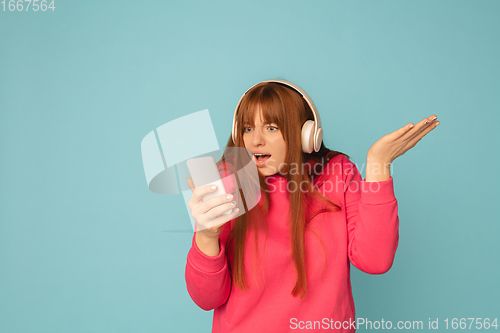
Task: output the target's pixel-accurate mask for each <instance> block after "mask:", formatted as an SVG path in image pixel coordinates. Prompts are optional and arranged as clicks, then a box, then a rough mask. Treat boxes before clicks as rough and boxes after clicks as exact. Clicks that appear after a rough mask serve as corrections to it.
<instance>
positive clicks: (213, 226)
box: [187, 178, 239, 238]
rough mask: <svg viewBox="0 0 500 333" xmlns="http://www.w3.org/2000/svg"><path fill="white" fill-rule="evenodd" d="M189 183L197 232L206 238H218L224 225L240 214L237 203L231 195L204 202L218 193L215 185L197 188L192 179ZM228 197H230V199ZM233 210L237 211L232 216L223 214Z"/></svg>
mask: <svg viewBox="0 0 500 333" xmlns="http://www.w3.org/2000/svg"><path fill="white" fill-rule="evenodd" d="M187 183H188V185H189V187H190V188H191V191H192V192H193V194H192V196H191V199H190V200H189V202H188V207H189V209H190V210H191V216H192V217H193V219H194V220H195V221H196V223H197V230H196V232H197V233H198V234H201V235H203V237H206V238H218V237H219V234H220V233H221V231H222V228H221V227H222V225H224V224H225V223H226V222H228V221H230V220H232V219H234V218H235V217H236V215H237V214H238V211H239V210H238V208H236V205H237V202H236V201H233V196H232V194H230V193H228V194H222V195H219V196H216V197H213V198H210V199H208V200H206V201H202V197H203V196H204V195H206V194H209V193H213V192H215V191H217V188H216V189H212V186H215V185H205V186H200V187H199V188H195V186H194V183H193V180H192V179H191V178H188V179H187ZM228 196H230V197H229V198H228ZM233 208H235V209H234V210H233V211H232V212H231V213H230V214H223V213H224V212H225V211H227V210H231V209H233Z"/></svg>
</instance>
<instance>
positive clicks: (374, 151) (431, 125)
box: [367, 115, 439, 163]
mask: <svg viewBox="0 0 500 333" xmlns="http://www.w3.org/2000/svg"><path fill="white" fill-rule="evenodd" d="M437 125H439V121H437V116H436V115H433V116H430V117H429V118H424V119H423V120H421V121H420V122H419V123H417V125H415V126H413V124H412V123H410V124H408V125H406V126H404V127H401V128H400V129H398V130H396V131H394V132H392V133H390V134H387V135H385V136H383V137H382V138H380V139H379V140H378V141H377V142H375V143H374V144H373V146H372V147H371V148H370V149H369V150H368V154H367V155H368V159H369V160H371V161H377V162H379V163H392V162H393V161H394V160H395V159H396V158H397V157H399V156H401V155H403V154H404V153H406V152H407V151H408V150H410V149H411V148H413V147H415V145H416V144H417V143H418V142H419V141H420V140H421V139H422V138H423V137H424V136H426V135H427V134H428V133H429V132H430V131H432V130H433V129H435V128H436V126H437Z"/></svg>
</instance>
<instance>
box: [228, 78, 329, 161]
mask: <svg viewBox="0 0 500 333" xmlns="http://www.w3.org/2000/svg"><path fill="white" fill-rule="evenodd" d="M262 82H275V83H281V84H284V85H286V86H288V87H290V88H293V89H294V90H295V91H297V92H298V93H299V94H300V95H301V96H302V97H303V98H304V99H305V100H306V102H307V104H308V105H309V107H310V108H311V110H312V113H313V116H314V120H307V121H306V122H305V123H304V124H303V125H302V151H303V152H304V153H308V154H310V153H312V151H313V149H314V151H315V152H317V151H319V148H320V147H321V142H322V140H323V129H322V128H321V119H320V118H319V113H318V110H317V109H316V106H315V105H314V103H313V101H312V99H311V97H309V95H307V94H306V92H305V91H304V90H302V89H301V88H300V87H299V86H297V85H295V84H293V83H292V82H289V81H285V80H266V81H262ZM259 83H261V82H259ZM259 83H257V84H259ZM257 84H254V85H253V86H252V87H250V88H249V89H248V90H250V89H252V88H253V87H255V86H256V85H257ZM248 90H247V91H246V92H245V93H244V94H243V96H241V98H240V100H239V102H238V105H237V106H236V110H234V116H233V129H232V131H231V137H232V139H233V143H235V144H236V128H237V124H238V122H237V121H236V113H237V112H238V108H239V107H240V103H241V100H242V99H243V97H244V96H245V95H246V93H247V92H248Z"/></svg>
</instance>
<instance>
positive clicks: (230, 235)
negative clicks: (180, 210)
mask: <svg viewBox="0 0 500 333" xmlns="http://www.w3.org/2000/svg"><path fill="white" fill-rule="evenodd" d="M270 81H272V80H270ZM276 81H279V80H276ZM283 82H285V83H286V82H287V81H282V83H278V82H268V81H264V82H261V83H259V84H257V85H255V86H253V87H252V88H251V89H250V90H248V91H247V93H246V94H245V95H244V96H243V98H242V99H241V101H240V103H239V105H238V107H237V110H236V115H235V120H236V124H237V125H236V128H235V134H236V135H235V138H234V139H233V136H232V137H231V138H230V139H229V141H228V144H227V146H228V147H245V148H247V149H249V150H250V151H252V152H253V153H254V154H257V155H265V156H263V157H256V158H255V163H256V165H257V168H258V172H259V181H260V186H261V193H262V194H263V195H262V196H261V200H260V202H259V203H258V204H257V206H255V207H254V208H253V209H251V210H250V211H248V212H246V213H245V214H242V215H240V216H237V211H236V209H237V208H238V207H235V205H234V202H233V204H232V203H231V200H232V198H229V199H228V198H226V195H222V196H218V197H214V198H212V199H209V200H207V201H205V202H203V201H202V200H201V198H202V196H203V195H205V194H207V193H210V192H212V191H214V190H213V189H211V188H210V186H209V185H207V186H202V187H199V188H196V189H195V188H194V186H193V183H192V180H191V179H188V184H189V185H190V187H191V189H192V190H193V193H192V198H191V200H190V201H189V207H190V209H191V213H192V216H193V218H194V219H195V221H196V222H197V224H198V225H200V226H204V225H207V224H208V223H212V224H210V225H215V224H214V222H216V223H217V227H210V228H204V229H203V228H201V229H199V231H197V232H195V235H194V237H193V242H192V247H191V249H190V251H189V253H188V256H187V265H186V275H185V277H186V284H187V289H188V292H189V294H190V296H191V298H192V299H193V301H194V302H195V303H196V304H197V305H198V306H199V307H200V308H202V309H204V310H212V309H215V311H214V318H213V330H212V332H238V333H247V332H248V333H250V332H251V333H254V332H273V333H280V332H290V331H294V330H296V329H299V330H300V329H306V330H307V332H316V331H318V332H323V331H324V330H337V331H342V332H354V331H355V311H354V301H353V297H352V292H351V284H350V273H349V269H350V264H351V263H352V264H353V265H354V266H356V267H357V268H359V269H360V270H362V271H364V272H366V273H369V274H383V273H385V272H387V271H388V270H389V269H390V268H391V266H392V263H393V259H394V255H395V252H396V249H397V245H398V227H399V218H398V214H397V211H398V204H397V200H396V198H395V196H394V188H393V178H392V177H391V176H390V169H389V167H390V164H391V163H392V162H393V161H394V159H395V158H396V157H398V156H401V155H403V154H404V153H405V152H406V151H408V150H409V149H411V148H412V147H414V146H415V144H416V143H417V142H418V141H419V140H420V139H421V138H422V137H423V136H425V135H426V134H427V133H429V132H430V131H432V130H433V129H434V128H435V127H436V126H437V125H438V122H437V121H435V119H436V118H437V117H436V116H431V117H429V118H425V119H423V120H422V121H421V122H419V123H418V124H417V125H416V126H413V124H411V123H410V124H408V125H406V126H404V127H402V128H400V129H398V130H397V131H395V132H393V133H390V134H388V135H386V136H384V137H382V138H381V139H380V140H378V141H377V142H376V143H375V144H374V145H373V146H372V147H371V148H370V150H369V151H368V154H367V166H366V178H365V179H361V175H360V172H359V170H358V168H357V167H356V166H355V165H354V163H352V162H351V161H350V159H349V156H348V155H346V154H344V153H341V152H338V151H335V150H330V149H328V148H326V147H325V146H324V145H323V143H322V140H320V142H321V146H320V148H319V150H317V151H316V150H313V151H312V152H311V153H307V152H304V151H303V150H304V149H303V147H304V143H303V142H302V141H303V139H302V136H301V131H302V125H303V124H304V123H305V122H306V121H308V120H315V117H314V115H313V111H312V110H311V107H310V104H309V103H307V99H306V98H305V97H303V96H302V95H301V94H300V93H299V90H297V89H294V88H292V87H291V86H290V85H287V84H284V83H283ZM290 84H291V83H290ZM292 85H293V84H292ZM299 89H300V88H299ZM307 97H308V96H307ZM233 140H234V142H233ZM297 166H299V167H297ZM304 166H306V167H304ZM228 209H234V211H233V212H232V213H231V214H229V215H221V214H222V212H224V211H227V210H228ZM226 222H230V223H226Z"/></svg>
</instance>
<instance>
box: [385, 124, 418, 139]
mask: <svg viewBox="0 0 500 333" xmlns="http://www.w3.org/2000/svg"><path fill="white" fill-rule="evenodd" d="M412 125H413V123H409V124H408V125H405V126H403V127H401V128H400V129H397V130H395V131H394V132H392V133H391V134H389V135H388V137H390V138H391V139H393V140H397V139H399V138H400V137H402V136H403V135H405V134H406V133H408V131H409V130H411V129H412Z"/></svg>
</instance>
